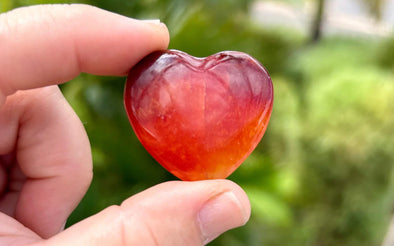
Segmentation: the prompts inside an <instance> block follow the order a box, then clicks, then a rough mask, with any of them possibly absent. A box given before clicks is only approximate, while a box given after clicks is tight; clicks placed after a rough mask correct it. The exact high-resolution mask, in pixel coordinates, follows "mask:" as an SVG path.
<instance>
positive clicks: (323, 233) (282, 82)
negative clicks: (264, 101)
mask: <svg viewBox="0 0 394 246" xmlns="http://www.w3.org/2000/svg"><path fill="white" fill-rule="evenodd" d="M53 2H59V1H48V0H42V1H38V0H30V1H29V0H18V1H11V0H6V1H4V0H3V1H2V3H1V4H2V5H1V9H0V10H2V11H5V10H7V9H12V8H15V7H18V6H23V5H30V4H36V3H53ZM64 2H67V3H70V2H84V3H89V4H92V5H95V6H98V7H101V8H104V9H107V10H110V11H114V12H117V13H121V14H124V15H127V16H133V17H136V18H144V19H150V18H160V19H161V20H162V21H163V22H165V23H167V25H168V27H169V30H170V33H171V43H170V48H174V49H179V50H183V51H185V52H188V53H190V54H192V55H195V56H207V55H210V54H212V53H214V52H218V51H222V50H239V51H244V52H247V53H249V54H251V55H252V56H254V57H256V58H257V59H258V60H260V62H261V63H262V64H264V66H265V67H266V68H267V69H268V71H269V72H270V73H271V76H272V79H273V83H274V90H275V102H274V110H273V114H272V117H271V122H270V125H269V127H268V130H267V132H266V134H265V136H264V138H263V140H262V141H261V143H260V144H259V146H258V147H257V149H256V150H255V151H254V152H253V154H252V155H251V156H250V157H249V158H248V159H247V160H246V161H245V163H244V164H243V165H242V166H241V167H240V168H239V169H238V170H237V171H236V172H235V173H234V174H233V175H231V176H230V177H229V179H231V180H234V181H235V182H237V183H238V184H240V185H241V186H242V187H243V188H244V189H245V190H246V192H247V193H248V195H249V197H250V200H251V203H252V217H251V220H250V222H249V223H248V224H247V225H246V226H245V227H243V228H239V229H235V230H232V231H230V232H228V233H225V234H224V235H222V236H221V237H219V238H218V239H217V240H215V241H214V242H212V243H211V245H226V246H237V245H250V246H260V245H261V246H262V245H264V246H276V245H281V246H287V245H289V246H297V245H311V246H314V245H319V246H339V245H346V246H353V245H354V246H356V245H357V246H371V245H380V243H381V241H382V239H383V236H384V234H385V232H386V228H387V225H388V222H389V218H390V216H391V213H392V211H393V204H394V195H393V194H394V171H393V163H394V100H393V98H394V62H393V59H394V57H393V56H392V55H390V54H394V38H389V39H386V40H376V39H350V38H344V37H331V38H326V39H323V40H321V41H320V42H318V43H315V44H313V45H311V44H308V42H307V40H308V37H304V36H302V35H301V34H299V33H297V32H295V31H293V30H289V29H275V30H273V29H267V28H265V29H264V28H262V27H260V26H258V25H256V23H253V22H252V21H251V20H250V19H249V17H248V7H249V4H250V3H251V2H252V1H236V0H215V1H209V0H204V1H182V0H162V1H159V0H149V1H137V0H136V1H122V0H112V1H110V0H86V1H64ZM124 82H125V78H117V77H98V76H93V75H88V74H82V75H80V76H79V77H77V78H76V79H74V80H73V81H71V82H69V83H67V84H64V85H62V87H61V88H62V90H63V92H64V94H65V96H66V98H67V99H68V100H69V102H70V103H71V105H72V106H73V107H74V109H75V110H76V112H77V113H78V115H79V116H80V118H81V120H82V122H83V123H84V125H85V127H86V130H87V132H88V134H89V137H90V140H91V144H92V151H93V158H94V172H95V176H94V180H93V183H92V186H91V188H90V189H89V191H88V193H87V195H86V197H85V198H84V199H83V201H82V203H81V204H80V206H79V207H78V208H77V209H76V210H75V212H74V213H73V214H72V216H71V217H70V219H69V225H71V224H73V223H75V222H77V221H79V220H81V219H83V218H85V217H87V216H89V215H92V214H94V213H96V212H98V211H100V210H101V209H103V208H105V207H106V206H109V205H111V204H119V203H120V202H121V201H122V200H124V199H125V198H127V197H129V196H131V195H133V194H134V193H136V192H139V191H142V190H144V189H146V188H148V187H150V186H152V185H155V184H157V183H160V182H164V181H166V180H172V179H175V178H174V177H173V176H172V175H171V174H169V173H168V172H166V171H165V170H164V169H163V168H161V166H159V165H157V163H156V162H155V161H154V160H153V159H152V158H151V157H150V155H149V154H148V153H147V152H146V151H145V150H144V149H143V147H142V146H141V145H140V143H139V142H138V140H137V139H136V137H135V135H134V133H133V132H132V130H131V127H130V125H129V122H128V120H127V117H126V114H125V112H124V109H123V101H122V100H123V99H122V97H123V86H124Z"/></svg>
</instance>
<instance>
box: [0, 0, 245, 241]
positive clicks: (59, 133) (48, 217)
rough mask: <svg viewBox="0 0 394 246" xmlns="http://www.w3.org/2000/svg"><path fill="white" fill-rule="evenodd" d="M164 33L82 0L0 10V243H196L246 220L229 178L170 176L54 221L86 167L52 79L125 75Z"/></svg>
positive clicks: (74, 122)
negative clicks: (82, 214)
mask: <svg viewBox="0 0 394 246" xmlns="http://www.w3.org/2000/svg"><path fill="white" fill-rule="evenodd" d="M168 43H169V34H168V30H167V28H166V26H165V25H164V24H159V23H154V22H147V21H138V20H135V19H130V18H127V17H124V16H120V15H117V14H114V13H110V12H107V11H104V10H100V9H98V8H94V7H91V6H87V5H41V6H33V7H25V8H21V9H16V10H13V11H10V12H8V13H4V14H1V15H0V245H12V246H19V245H36V246H37V245H48V246H49V245H56V246H58V245H73V246H76V245H92V246H94V245H107V246H111V245H120V246H125V245H133V246H134V245H144V246H149V245H169V246H177V245H182V246H184V245H192V246H193V245H205V244H207V243H208V242H210V241H211V240H213V239H214V238H216V237H217V236H219V235H220V234H221V233H223V232H225V231H227V230H229V229H232V228H235V227H238V226H242V225H244V224H245V223H246V222H247V220H248V219H249V216H250V204H249V200H248V198H247V196H246V194H245V192H244V191H243V190H242V189H241V188H240V187H239V186H238V185H236V184H235V183H233V182H231V181H228V180H211V181H198V182H182V181H172V182H166V183H163V184H159V185H156V186H154V187H152V188H150V189H148V190H145V191H143V192H141V193H139V194H137V195H134V196H132V197H130V198H128V199H126V200H125V201H124V202H123V203H122V204H121V205H119V206H117V205H116V206H115V205H114V206H111V207H108V208H107V209H105V210H103V211H101V212H99V213H97V214H96V215H94V216H92V217H89V218H87V219H85V220H83V221H81V222H80V223H77V224H75V225H73V226H71V227H69V228H67V229H66V230H64V225H65V223H66V220H67V217H68V216H69V215H70V213H71V212H72V211H73V210H74V209H75V207H76V206H77V205H78V203H79V202H80V200H81V199H82V197H83V195H84V194H85V192H86V190H87V189H88V187H89V184H90V182H91V179H92V176H93V170H92V157H91V151H90V144H89V140H88V137H87V135H86V132H85V130H84V128H83V126H82V124H81V122H80V120H79V119H78V117H77V116H76V114H75V113H74V111H73V110H72V109H71V107H70V106H69V105H68V103H67V101H66V100H65V99H64V97H63V95H62V94H61V92H60V90H59V88H58V87H57V84H60V83H64V82H67V81H69V80H71V79H73V78H75V77H76V76H78V74H80V73H81V72H86V73H92V74H96V75H113V76H125V75H127V73H128V71H129V70H130V68H131V67H133V66H134V65H135V64H136V63H137V62H138V61H139V60H140V59H141V58H143V57H144V56H146V55H148V54H149V53H150V52H152V51H154V50H158V49H166V48H167V46H168ZM128 164H129V165H137V164H132V163H128ZM114 188H115V187H114ZM103 199H104V198H103Z"/></svg>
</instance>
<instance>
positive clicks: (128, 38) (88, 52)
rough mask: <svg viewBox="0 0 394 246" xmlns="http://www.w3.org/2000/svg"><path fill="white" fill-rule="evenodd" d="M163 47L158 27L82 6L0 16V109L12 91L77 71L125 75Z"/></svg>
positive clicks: (165, 35)
mask: <svg viewBox="0 0 394 246" xmlns="http://www.w3.org/2000/svg"><path fill="white" fill-rule="evenodd" d="M31 8H36V9H35V10H32V9H31ZM10 13H12V14H10ZM168 42H169V34H168V30H167V28H166V26H165V25H164V24H162V23H160V22H151V21H139V20H135V19H131V18H128V17H125V16H121V15H116V14H113V13H110V12H107V11H105V10H101V9H98V8H92V7H91V6H87V5H80V4H72V5H67V6H64V5H37V6H33V7H29V9H27V8H19V9H15V10H13V11H11V12H8V13H4V14H1V15H0V67H1V69H0V105H1V104H2V102H3V101H4V98H5V96H7V95H10V94H12V93H14V92H15V91H17V90H24V89H31V88H37V87H42V86H47V85H50V84H59V83H62V82H65V81H68V80H70V79H72V78H74V77H75V76H77V75H78V74H79V73H81V72H86V73H92V74H97V75H126V74H127V72H128V70H129V69H130V68H131V67H132V66H133V65H135V64H136V63H137V62H138V61H139V60H141V59H142V58H143V57H144V56H146V55H147V54H149V53H151V52H152V51H155V50H159V49H166V48H167V46H168Z"/></svg>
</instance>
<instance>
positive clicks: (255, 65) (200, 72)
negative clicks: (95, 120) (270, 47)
mask: <svg viewBox="0 0 394 246" xmlns="http://www.w3.org/2000/svg"><path fill="white" fill-rule="evenodd" d="M124 102H125V107H126V111H127V114H128V117H129V120H130V122H131V125H132V127H133V129H134V131H135V133H136V135H137V137H138V139H139V140H140V141H141V143H142V145H143V146H144V147H145V148H146V150H147V151H148V152H149V153H150V154H151V155H152V156H153V157H154V158H155V159H156V160H157V161H158V162H159V163H160V164H161V165H162V166H163V167H164V168H166V169H167V170H168V171H170V172H171V173H172V174H174V175H175V176H177V177H178V178H180V179H182V180H202V179H219V178H226V177H227V176H229V175H230V174H231V173H232V172H233V171H234V170H235V169H236V168H237V167H239V165H241V163H242V162H243V161H244V160H245V159H246V158H247V157H248V156H249V155H250V153H251V152H252V151H253V150H254V149H255V147H256V146H257V144H258V143H259V142H260V140H261V138H262V137H263V134H264V132H265V130H266V128H267V125H268V121H269V118H270V116H271V111H272V104H273V86H272V82H271V78H270V76H269V75H268V73H267V71H266V70H265V69H264V67H263V66H262V65H261V64H260V63H259V62H258V61H257V60H255V59H254V58H252V57H251V56H249V55H247V54H245V53H242V52H236V51H225V52H220V53H217V54H214V55H212V56H209V57H206V58H195V57H192V56H190V55H188V54H186V53H184V52H181V51H177V50H167V51H157V52H154V53H152V54H150V55H149V56H147V57H146V58H144V59H143V60H142V61H141V62H139V63H138V64H137V65H136V66H135V67H134V68H133V69H131V71H130V73H129V76H128V78H127V82H126V87H125V94H124Z"/></svg>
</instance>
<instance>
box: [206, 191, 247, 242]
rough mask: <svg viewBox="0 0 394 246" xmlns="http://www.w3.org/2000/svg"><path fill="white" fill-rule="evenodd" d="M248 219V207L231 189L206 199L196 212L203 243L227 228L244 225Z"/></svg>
mask: <svg viewBox="0 0 394 246" xmlns="http://www.w3.org/2000/svg"><path fill="white" fill-rule="evenodd" d="M248 219H249V212H248V208H246V206H245V204H243V203H242V202H241V201H240V200H239V199H238V197H237V196H236V195H235V194H234V193H233V192H231V191H228V192H225V193H222V194H220V195H218V196H216V197H214V198H212V199H210V200H208V201H207V202H206V203H205V204H204V205H203V207H202V208H201V210H200V212H199V214H198V221H199V223H200V229H201V233H202V236H203V242H204V244H207V243H209V242H211V241H212V240H213V239H215V238H216V237H218V236H219V235H220V234H222V233H223V232H225V231H227V230H230V229H232V228H235V227H239V226H242V225H244V224H245V223H246V222H247V221H248Z"/></svg>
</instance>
